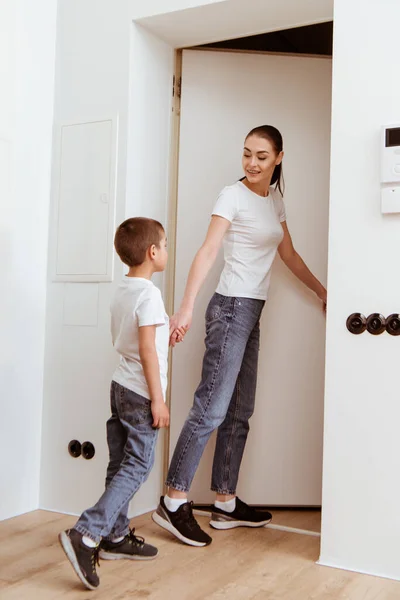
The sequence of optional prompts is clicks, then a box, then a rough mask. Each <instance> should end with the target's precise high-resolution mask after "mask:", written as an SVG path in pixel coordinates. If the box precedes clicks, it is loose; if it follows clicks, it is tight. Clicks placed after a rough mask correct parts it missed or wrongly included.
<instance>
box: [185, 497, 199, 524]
mask: <svg viewBox="0 0 400 600" xmlns="http://www.w3.org/2000/svg"><path fill="white" fill-rule="evenodd" d="M192 507H193V501H192V502H188V503H187V509H186V510H185V511H184V512H183V513H182V514H183V517H182V520H183V521H185V523H186V525H187V526H188V527H189V529H191V530H192V531H193V530H197V531H198V530H200V531H201V527H200V525H199V524H198V522H197V521H196V519H195V517H194V515H193V508H192Z"/></svg>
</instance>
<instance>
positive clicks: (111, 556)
mask: <svg viewBox="0 0 400 600" xmlns="http://www.w3.org/2000/svg"><path fill="white" fill-rule="evenodd" d="M157 556H158V552H157V554H155V555H154V556H140V555H139V554H118V553H117V552H115V553H113V552H106V551H105V550H100V552H99V558H101V559H102V560H120V559H122V558H125V559H127V560H154V559H155V558H157Z"/></svg>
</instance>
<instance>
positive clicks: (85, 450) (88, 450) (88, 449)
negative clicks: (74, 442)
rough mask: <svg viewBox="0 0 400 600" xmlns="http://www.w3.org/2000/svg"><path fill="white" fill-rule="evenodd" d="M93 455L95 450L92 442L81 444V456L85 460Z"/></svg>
mask: <svg viewBox="0 0 400 600" xmlns="http://www.w3.org/2000/svg"><path fill="white" fill-rule="evenodd" d="M94 455H95V449H94V446H93V444H92V442H83V444H82V456H83V458H86V460H90V459H91V458H93V456H94Z"/></svg>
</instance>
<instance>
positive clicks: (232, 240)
mask: <svg viewBox="0 0 400 600" xmlns="http://www.w3.org/2000/svg"><path fill="white" fill-rule="evenodd" d="M282 158H283V141H282V136H281V134H280V132H279V131H278V130H277V129H276V128H275V127H273V126H271V125H263V126H261V127H257V128H255V129H252V130H251V131H250V133H249V134H248V135H247V137H246V139H245V144H244V151H243V160H242V165H243V170H244V178H243V179H242V180H241V181H238V182H236V183H235V184H233V185H230V186H227V187H225V188H224V189H223V190H222V192H221V193H220V195H219V197H218V199H217V202H216V205H215V207H214V210H213V211H212V219H211V223H210V226H209V229H208V233H207V236H206V239H205V242H204V243H203V245H202V247H201V248H200V250H199V251H198V252H197V254H196V257H195V259H194V261H193V264H192V266H191V269H190V272H189V277H188V282H187V285H186V289H185V293H184V297H183V300H182V303H181V306H180V309H179V311H178V312H177V313H176V314H175V315H174V316H173V317H172V319H171V324H170V325H171V327H170V329H171V343H172V345H174V344H175V342H176V341H178V331H179V328H182V327H185V328H189V327H190V326H191V323H192V314H193V307H194V302H195V299H196V296H197V294H198V292H199V290H200V288H201V286H202V284H203V283H204V281H205V279H206V277H207V275H208V273H209V271H210V269H211V267H212V265H213V264H214V262H215V259H216V257H217V254H218V251H219V249H220V247H221V245H222V244H223V245H224V260H225V264H224V267H223V270H222V273H221V276H220V280H219V284H218V287H217V290H216V293H215V294H214V295H213V297H212V298H211V301H210V303H209V306H208V308H207V311H206V340H205V344H206V352H205V355H204V359H203V369H202V380H201V382H200V384H199V386H198V388H197V390H196V392H195V396H194V403H193V406H192V409H191V410H190V413H189V416H188V418H187V419H186V422H185V424H184V426H183V429H182V432H181V434H180V437H179V439H178V441H177V445H176V448H175V452H174V455H173V457H172V461H171V465H170V468H169V472H168V477H167V481H166V484H167V486H168V488H169V489H168V494H167V496H165V498H161V502H160V505H159V507H158V509H157V512H155V513H154V515H153V519H154V520H155V521H156V523H158V524H159V525H160V526H161V527H164V529H167V530H168V531H170V532H171V533H173V534H174V535H175V536H176V537H177V538H178V539H180V540H181V541H183V542H185V543H187V544H190V545H192V546H205V545H207V544H209V543H210V542H211V538H210V536H209V535H208V534H206V533H205V532H204V531H202V530H201V528H200V526H199V525H198V524H197V523H196V521H195V519H194V516H193V513H192V507H191V505H190V503H189V502H188V501H187V492H188V491H189V489H190V486H191V483H192V480H193V477H194V475H195V473H196V470H197V467H198V465H199V462H200V458H201V456H202V454H203V451H204V449H205V446H206V444H207V442H208V439H209V438H210V435H211V433H212V432H213V431H214V430H215V429H217V428H218V436H217V443H216V449H215V454H214V464H213V472H212V485H211V489H212V490H213V491H214V492H215V493H216V502H215V505H214V508H213V513H212V518H211V525H212V527H214V528H215V529H231V528H233V527H240V526H246V527H261V526H264V525H265V524H267V523H269V521H270V520H271V514H270V513H269V512H267V511H257V510H255V509H254V508H251V507H250V506H248V505H247V504H245V503H244V502H242V501H241V500H240V499H239V498H237V497H236V486H237V482H238V477H239V469H240V465H241V462H242V457H243V452H244V448H245V445H246V440H247V434H248V431H249V419H250V417H251V416H252V414H253V411H254V405H255V394H256V382H257V363H258V353H259V346H260V343H259V340H260V317H261V313H262V311H263V308H264V304H265V301H266V299H267V296H268V289H269V284H270V278H271V267H272V263H273V261H274V258H275V256H276V253H277V251H278V250H279V253H280V256H281V258H282V260H283V261H284V262H285V263H286V265H287V266H288V267H289V269H290V270H291V271H292V272H293V273H294V274H295V275H296V276H297V277H298V278H299V279H300V280H301V281H302V282H303V283H305V284H306V285H307V287H309V288H310V289H311V290H313V291H314V292H315V293H316V294H317V296H318V297H319V298H320V299H321V300H322V303H323V305H325V302H326V290H325V288H324V287H323V285H322V284H321V283H320V282H319V281H318V280H317V279H316V278H315V277H314V275H313V274H312V273H311V272H310V270H309V269H308V268H307V266H306V265H305V264H304V262H303V260H302V259H301V258H300V256H299V255H298V254H297V252H296V251H295V250H294V248H293V244H292V240H291V237H290V234H289V230H288V228H287V225H286V212H285V207H284V203H283V179H282Z"/></svg>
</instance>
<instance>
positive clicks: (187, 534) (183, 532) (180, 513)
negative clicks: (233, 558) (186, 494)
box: [152, 496, 212, 546]
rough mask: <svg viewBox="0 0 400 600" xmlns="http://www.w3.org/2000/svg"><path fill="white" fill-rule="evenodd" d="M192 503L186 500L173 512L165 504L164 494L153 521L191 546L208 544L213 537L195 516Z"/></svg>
mask: <svg viewBox="0 0 400 600" xmlns="http://www.w3.org/2000/svg"><path fill="white" fill-rule="evenodd" d="M192 504H193V502H185V504H182V506H180V507H179V508H178V510H177V511H175V512H171V511H169V510H168V508H167V507H166V506H165V503H164V496H161V498H160V504H159V505H158V508H157V510H156V512H154V513H153V514H152V518H153V521H154V522H155V523H157V525H160V527H163V528H164V529H166V530H167V531H169V532H170V533H172V534H173V535H174V536H175V537H177V538H178V540H180V541H181V542H184V543H185V544H189V546H208V545H209V544H211V542H212V538H210V536H209V535H208V534H207V533H206V532H205V531H203V530H202V529H201V527H200V525H199V524H198V522H197V521H196V519H195V518H194V516H193V510H192Z"/></svg>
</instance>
